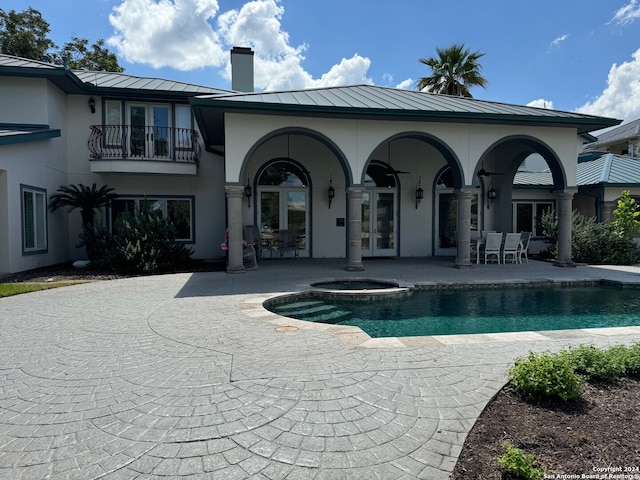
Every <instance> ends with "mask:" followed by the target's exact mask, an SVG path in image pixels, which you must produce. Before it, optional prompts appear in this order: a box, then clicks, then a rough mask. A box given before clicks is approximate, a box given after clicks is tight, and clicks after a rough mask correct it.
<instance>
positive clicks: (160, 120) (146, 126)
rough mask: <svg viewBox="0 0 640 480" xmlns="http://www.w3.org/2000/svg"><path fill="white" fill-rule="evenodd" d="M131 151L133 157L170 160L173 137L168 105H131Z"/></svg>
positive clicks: (129, 110) (128, 112) (129, 109)
mask: <svg viewBox="0 0 640 480" xmlns="http://www.w3.org/2000/svg"><path fill="white" fill-rule="evenodd" d="M127 114H128V117H129V118H128V123H129V125H130V126H131V133H130V137H129V139H130V140H129V151H130V155H131V156H132V157H143V158H170V155H171V135H170V114H169V106H168V105H143V104H130V105H129V108H128V110H127Z"/></svg>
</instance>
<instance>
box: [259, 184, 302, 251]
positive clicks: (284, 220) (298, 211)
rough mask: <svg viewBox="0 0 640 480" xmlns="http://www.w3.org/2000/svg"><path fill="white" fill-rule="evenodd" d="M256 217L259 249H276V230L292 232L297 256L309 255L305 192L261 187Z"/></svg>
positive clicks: (277, 234)
mask: <svg viewBox="0 0 640 480" xmlns="http://www.w3.org/2000/svg"><path fill="white" fill-rule="evenodd" d="M258 218H260V237H261V240H262V243H263V248H265V249H270V250H271V252H269V253H273V251H276V250H278V236H279V232H280V230H292V231H293V232H294V234H295V238H296V243H297V246H298V255H299V256H301V257H302V256H305V257H306V256H309V249H308V241H307V231H308V228H307V220H308V219H307V192H306V190H304V189H292V188H264V187H263V188H261V189H260V204H259V212H258ZM263 254H266V252H263Z"/></svg>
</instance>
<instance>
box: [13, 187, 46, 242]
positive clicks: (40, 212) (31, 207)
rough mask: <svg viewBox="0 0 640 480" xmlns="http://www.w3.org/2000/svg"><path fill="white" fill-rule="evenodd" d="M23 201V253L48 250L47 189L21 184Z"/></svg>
mask: <svg viewBox="0 0 640 480" xmlns="http://www.w3.org/2000/svg"><path fill="white" fill-rule="evenodd" d="M20 196H21V203H22V253H23V254H30V253H40V252H46V251H47V191H46V190H44V189H42V188H36V187H29V186H27V185H21V186H20Z"/></svg>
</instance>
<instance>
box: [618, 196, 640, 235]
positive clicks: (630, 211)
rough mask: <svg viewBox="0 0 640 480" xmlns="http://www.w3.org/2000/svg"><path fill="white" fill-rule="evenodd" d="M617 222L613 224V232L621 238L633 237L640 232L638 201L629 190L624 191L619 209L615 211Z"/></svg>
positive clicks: (619, 202) (619, 201) (619, 200)
mask: <svg viewBox="0 0 640 480" xmlns="http://www.w3.org/2000/svg"><path fill="white" fill-rule="evenodd" d="M613 214H614V215H615V220H614V221H613V222H611V227H612V228H613V231H614V232H616V233H617V234H618V235H620V236H621V237H623V236H627V237H633V235H635V234H636V233H638V231H640V221H639V220H638V217H639V216H640V211H638V205H637V203H636V200H635V199H634V198H633V197H632V196H631V192H629V190H623V191H622V193H621V195H620V198H619V199H618V208H616V209H615V210H614V211H613Z"/></svg>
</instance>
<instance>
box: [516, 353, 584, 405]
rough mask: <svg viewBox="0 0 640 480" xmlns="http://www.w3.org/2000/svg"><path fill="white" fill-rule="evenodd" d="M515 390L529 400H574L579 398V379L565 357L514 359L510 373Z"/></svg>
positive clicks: (580, 386)
mask: <svg viewBox="0 0 640 480" xmlns="http://www.w3.org/2000/svg"><path fill="white" fill-rule="evenodd" d="M509 381H510V382H511V386H512V388H513V389H514V391H515V392H516V393H517V394H518V395H520V396H522V397H524V398H525V399H527V400H530V401H555V400H558V399H559V400H564V401H567V400H574V399H576V398H578V397H579V396H580V393H581V388H582V384H581V380H580V378H579V377H578V376H577V375H576V374H575V373H574V371H573V368H572V365H571V363H570V362H569V358H568V356H567V355H557V354H556V355H552V354H549V353H540V354H536V353H534V352H529V355H528V357H520V358H518V359H516V361H515V363H514V365H513V367H511V369H510V370H509Z"/></svg>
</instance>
